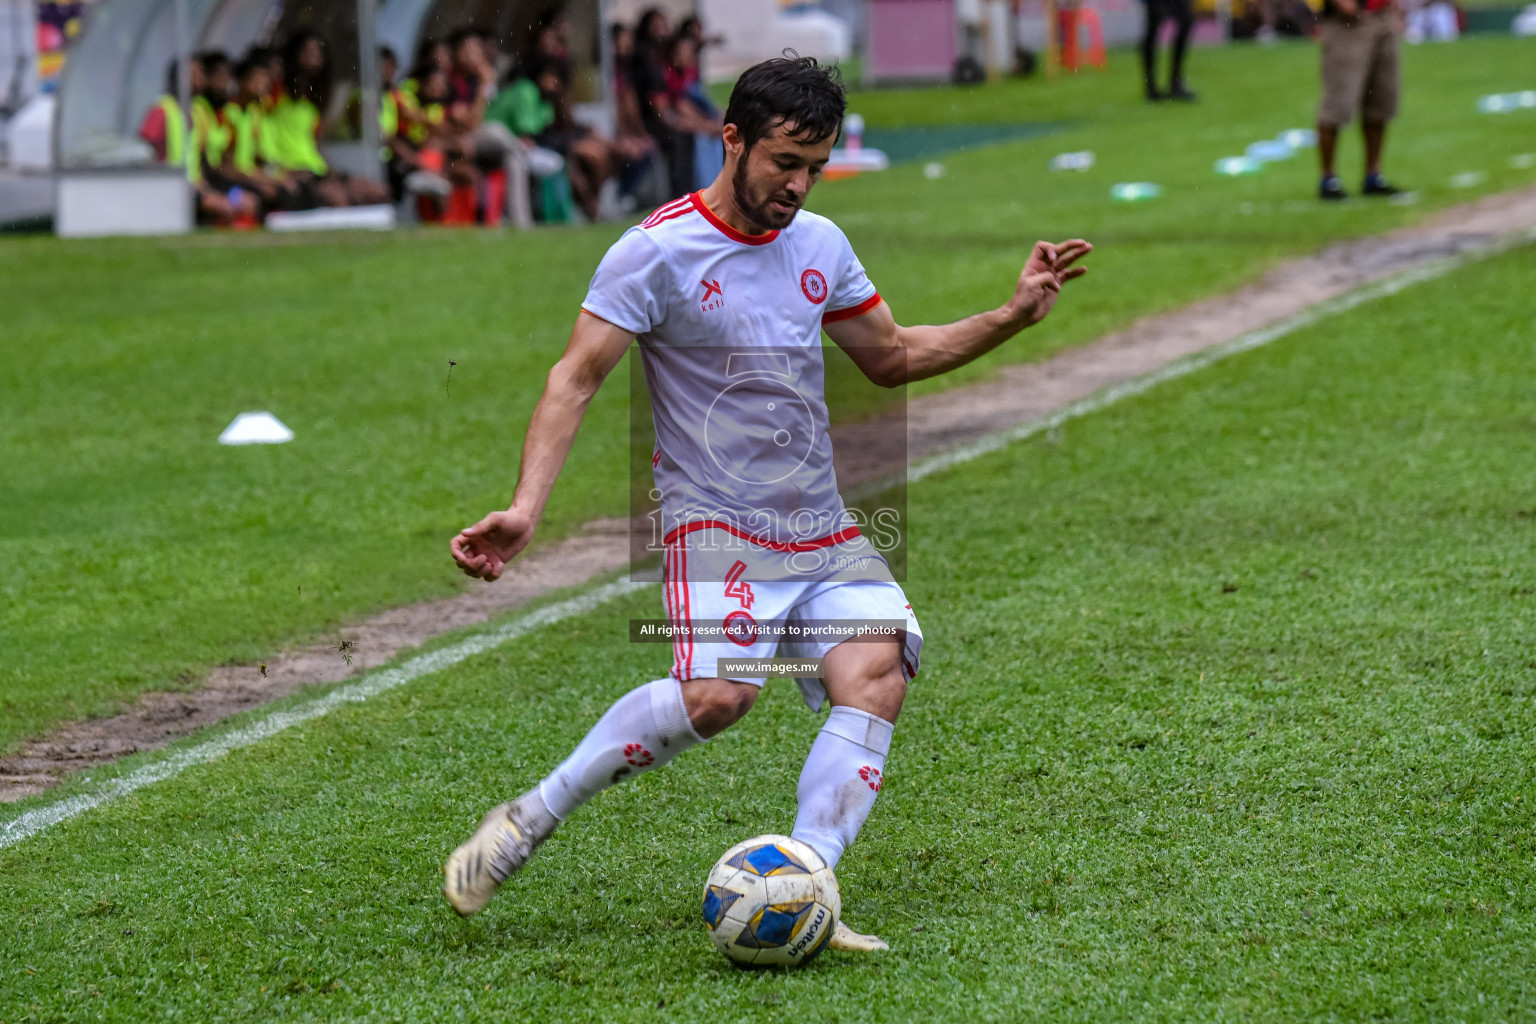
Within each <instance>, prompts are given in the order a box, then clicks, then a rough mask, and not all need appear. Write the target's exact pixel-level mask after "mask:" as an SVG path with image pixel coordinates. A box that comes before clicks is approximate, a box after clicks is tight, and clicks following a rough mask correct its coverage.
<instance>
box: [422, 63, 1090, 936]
mask: <svg viewBox="0 0 1536 1024" xmlns="http://www.w3.org/2000/svg"><path fill="white" fill-rule="evenodd" d="M845 106H846V103H845V99H844V95H843V88H842V84H841V82H840V81H839V79H838V77H837V73H836V71H835V70H832V69H829V68H826V67H822V66H820V65H818V64H817V62H816V61H815V60H812V59H809V58H798V57H786V58H780V59H775V60H769V61H765V62H763V63H761V64H758V65H756V66H754V67H752V68H749V69H748V70H747V71H746V72H745V73H744V74H743V75H742V76H741V78H740V79H739V80H738V81H737V83H736V86H735V88H734V90H733V91H732V93H731V99H730V103H729V106H728V108H727V110H726V114H725V122H726V124H725V132H724V142H725V168H724V170H722V171H721V173H720V175H719V176H718V177H717V178H716V179H715V181H714V182H713V183H712V184H710V185H709V186H708V187H707V188H705V189H703V190H701V191H699V192H695V193H692V194H691V195H687V196H683V197H681V198H679V199H677V200H674V201H673V202H671V203H668V204H666V205H664V206H662V207H661V208H660V209H658V210H656V211H655V212H654V213H652V214H651V215H650V216H649V217H648V218H646V219H645V220H644V221H642V222H641V223H640V224H639V225H637V226H636V227H632V228H630V229H629V230H628V231H626V232H625V233H624V235H623V236H622V237H621V238H620V239H619V240H618V241H617V242H615V243H614V245H613V247H612V248H611V249H609V250H608V254H607V255H606V256H605V257H604V258H603V261H602V263H601V264H600V265H599V266H598V269H597V273H596V274H595V275H594V276H593V278H592V284H591V287H590V290H589V291H588V293H587V297H586V299H585V301H583V303H582V308H581V312H580V313H579V314H578V316H577V318H576V325H575V327H574V329H573V330H572V332H571V338H570V342H569V344H568V346H567V348H566V351H565V354H564V355H563V356H562V357H561V358H560V360H559V362H557V363H556V364H555V366H554V368H553V369H552V370H551V371H550V374H549V379H548V382H547V384H546V386H545V389H544V394H543V396H542V397H541V398H540V400H539V403H538V406H537V407H536V408H535V410H534V414H533V418H532V420H531V422H530V423H529V426H528V433H527V436H526V438H525V439H524V442H523V458H522V465H521V467H520V469H519V472H518V480H517V488H516V492H515V496H514V498H513V500H512V504H511V507H510V508H508V509H507V510H506V511H500V512H493V513H491V514H490V515H488V516H486V517H485V518H484V519H482V520H480V522H478V523H476V524H475V525H473V526H470V527H468V528H466V529H464V530H463V531H461V532H460V533H459V535H458V536H456V537H455V538H454V539H453V542H452V545H451V547H452V553H453V557H454V560H455V561H456V562H457V563H458V565H459V567H460V568H461V569H462V570H463V571H464V572H465V573H466V574H468V575H470V576H475V577H478V578H481V579H485V580H494V579H496V578H497V577H499V576H500V575H501V573H502V571H503V569H504V568H505V566H506V564H507V563H508V562H509V561H511V560H512V559H513V558H515V557H516V556H517V554H518V553H519V552H521V551H522V550H523V549H524V548H525V547H526V546H527V545H528V542H529V540H530V539H531V538H532V536H533V533H534V529H535V528H536V526H537V524H538V521H539V517H540V515H541V513H542V512H543V510H544V505H545V502H546V501H547V500H548V497H549V493H550V491H551V489H552V488H553V487H554V483H555V479H556V477H557V476H558V475H559V472H560V469H561V466H562V465H563V464H564V462H565V459H566V456H567V455H568V453H569V452H570V448H571V443H572V441H573V440H574V438H575V436H576V431H577V428H578V426H579V425H580V423H581V419H582V415H583V413H584V412H585V410H586V407H587V403H588V402H589V401H591V398H592V396H593V394H594V393H596V391H597V389H598V387H599V386H600V385H601V384H602V382H603V380H604V379H605V378H606V377H607V376H608V374H609V373H610V372H611V371H612V370H613V368H614V367H615V366H617V365H618V363H619V361H620V359H621V358H622V357H623V355H624V353H625V351H626V350H627V349H628V348H629V345H630V342H631V340H633V339H638V340H639V344H640V357H641V359H642V361H643V364H644V369H645V373H646V384H647V388H648V391H649V394H650V399H651V406H652V412H653V417H654V420H655V426H656V448H655V452H654V454H653V457H652V467H653V470H654V475H655V483H656V488H657V491H658V492H659V494H660V505H661V509H660V513H661V524H662V541H663V543H662V548H663V584H664V585H663V600H664V603H665V607H666V611H667V618H668V620H669V622H671V623H673V624H682V625H684V626H691V627H693V628H692V629H686V630H683V631H682V632H681V633H680V635H679V636H677V637H676V638H675V639H674V642H673V664H672V667H671V671H670V672H669V673H668V674H667V676H666V677H664V678H662V679H657V680H655V681H653V682H649V683H645V684H643V685H641V686H639V687H637V688H636V689H634V690H631V691H630V692H629V693H627V694H625V695H624V696H623V697H620V698H619V699H618V700H617V701H616V702H615V703H614V704H613V706H612V707H610V708H609V709H608V711H607V712H606V713H605V714H604V715H603V716H602V718H600V719H599V720H598V722H597V723H596V724H595V725H594V726H593V727H592V730H591V731H590V732H589V733H588V734H587V735H586V737H585V738H583V739H582V741H581V742H580V743H579V744H578V745H577V746H576V749H575V750H574V751H573V752H572V753H571V755H570V757H568V758H567V759H566V760H565V761H564V762H563V763H561V764H560V765H558V766H557V767H556V768H555V769H554V770H553V771H552V772H550V774H549V775H547V776H546V777H545V778H544V779H543V780H542V781H541V782H540V783H539V784H538V785H537V786H535V787H534V788H532V789H530V790H529V791H528V792H526V793H524V794H523V795H522V796H521V797H519V798H517V799H516V800H513V801H511V802H509V803H505V804H501V805H500V806H498V807H495V808H493V809H492V810H491V811H490V812H489V813H488V814H486V816H485V819H484V820H483V821H482V822H481V824H480V828H479V829H478V830H477V831H476V832H475V834H474V835H473V836H472V837H471V838H470V839H469V840H468V841H467V842H465V843H464V845H462V846H461V847H459V848H458V850H456V851H455V852H454V853H453V855H452V856H451V857H450V858H449V860H448V863H447V864H446V865H445V869H444V870H445V874H446V882H445V884H444V886H443V892H444V895H446V896H447V898H448V900H449V902H450V903H451V904H452V905H453V907H454V909H455V910H456V911H458V912H459V913H460V914H463V915H469V914H473V913H475V912H476V911H478V910H479V909H480V908H481V907H483V906H484V905H485V904H486V902H487V901H488V900H489V899H490V898H491V897H492V896H493V895H494V894H495V892H496V890H497V887H498V886H500V885H501V884H502V883H503V882H505V881H506V879H507V878H508V877H509V876H510V875H511V874H512V873H513V872H515V871H517V870H518V869H519V868H521V867H522V866H523V864H525V863H526V862H527V860H528V858H529V857H530V856H531V855H532V854H533V851H534V850H535V849H536V848H537V847H538V846H539V844H540V843H542V842H543V841H544V840H545V839H546V838H548V837H549V835H550V833H552V832H553V831H554V830H555V828H556V827H557V826H558V825H559V824H560V823H561V822H563V821H564V820H565V819H566V818H567V817H568V816H569V815H570V814H571V813H572V812H573V811H574V810H575V809H576V808H577V807H579V806H580V805H581V804H583V803H585V802H586V801H587V800H590V799H591V798H592V797H593V796H595V795H596V794H597V793H598V792H600V791H601V790H603V789H606V788H607V787H609V786H611V785H614V784H616V783H618V782H620V781H622V780H623V779H625V778H629V777H632V776H634V775H636V774H639V773H641V772H645V771H653V770H655V769H656V768H659V767H661V766H662V765H663V764H666V763H667V762H668V761H671V760H672V759H673V758H675V757H677V756H678V755H679V754H681V753H682V752H683V751H685V750H687V749H688V748H690V747H693V746H696V745H698V744H700V743H703V742H705V741H706V740H708V739H709V738H710V737H711V736H714V735H716V734H717V733H719V732H721V731H722V730H724V729H726V728H728V727H729V726H731V725H733V724H734V723H736V722H737V721H739V720H740V719H741V718H742V717H743V716H744V715H745V714H746V713H747V712H748V711H749V710H751V708H752V705H753V703H754V702H755V701H756V700H757V695H758V692H759V689H760V687H761V686H762V685H763V683H764V678H762V677H752V676H748V675H743V674H742V673H741V672H739V671H738V672H733V673H722V672H720V671H719V669H718V664H717V663H718V662H719V661H720V660H721V659H722V658H760V657H766V656H768V655H771V654H772V653H773V652H774V648H775V647H776V646H777V644H778V640H779V637H780V635H781V633H780V630H781V629H782V628H783V627H784V626H785V625H786V624H804V625H806V626H809V627H812V628H813V629H815V628H823V629H824V628H825V626H826V624H829V623H832V624H847V623H849V622H855V623H858V622H868V623H872V624H881V625H882V626H883V627H884V628H885V632H884V633H883V634H876V635H871V636H862V637H859V638H858V639H857V640H840V641H839V640H835V639H826V638H819V639H815V640H809V641H797V642H794V643H788V642H787V641H786V646H788V647H789V648H790V649H791V650H792V651H793V652H794V653H795V654H797V655H799V656H801V657H819V658H821V666H822V673H821V676H820V677H819V678H815V679H810V678H801V679H800V680H799V683H800V686H801V690H802V692H803V693H804V695H805V697H806V700H807V703H808V704H810V705H811V707H812V709H813V710H819V708H820V707H821V705H822V704H823V702H824V701H827V700H830V702H831V705H832V707H831V711H830V712H829V714H828V716H827V720H826V722H825V724H824V725H823V726H822V729H821V731H820V733H819V734H818V735H817V737H816V740H815V742H814V743H813V744H812V747H811V751H810V754H809V756H808V757H807V758H806V762H805V768H804V770H803V771H802V773H801V776H800V783H799V788H798V798H799V811H798V815H797V817H796V819H795V826H794V829H793V831H792V833H791V834H792V835H793V836H794V837H795V838H796V839H799V840H802V841H804V842H806V843H808V844H810V846H811V847H812V848H813V849H815V850H816V852H817V853H819V854H821V856H822V857H823V858H824V859H825V860H826V862H827V864H828V865H829V866H832V867H834V868H835V867H836V865H837V862H838V859H839V858H840V857H841V856H842V854H843V851H844V850H846V849H847V847H848V846H849V844H850V843H852V842H853V840H854V837H855V836H857V835H858V832H859V829H860V828H861V827H862V826H863V824H864V820H865V818H867V817H868V815H869V812H870V810H871V808H872V807H873V806H874V802H875V797H876V796H877V795H878V793H879V792H880V789H881V787H882V785H883V782H884V778H885V761H886V756H887V754H888V753H889V750H890V744H891V734H892V729H893V728H894V725H895V722H896V717H897V715H898V713H899V712H900V711H901V706H902V702H903V700H904V699H905V697H906V693H907V686H908V683H909V682H910V681H911V680H912V678H913V677H915V676H916V675H917V672H918V667H919V656H920V654H921V650H922V642H923V638H922V631H921V629H920V628H919V627H918V623H917V619H916V617H915V615H914V614H913V612H912V608H911V605H910V604H909V603H908V602H907V600H906V597H905V595H904V594H903V593H902V590H901V587H900V586H899V585H898V584H897V583H896V582H895V580H894V579H893V578H892V577H891V574H890V571H889V568H888V567H887V565H886V562H885V560H884V558H883V557H881V556H880V554H879V552H878V551H877V550H875V549H874V548H873V547H872V545H871V544H870V542H869V540H868V539H867V538H866V537H865V535H864V534H863V533H862V532H861V530H860V529H859V526H858V524H857V523H856V522H855V521H854V519H853V517H852V516H850V514H849V512H848V510H846V509H845V508H844V506H843V502H842V498H841V497H840V495H839V493H838V489H837V480H836V477H835V475H834V474H833V471H832V446H831V442H830V440H829V439H828V435H827V425H828V416H827V409H826V402H825V394H824V383H823V377H822V370H823V365H822V361H821V360H822V355H821V334H822V332H823V331H825V332H826V333H827V335H829V336H830V337H831V338H832V340H833V341H834V342H835V343H836V344H837V345H838V346H839V347H841V348H842V349H843V350H844V351H845V352H847V354H848V355H849V357H850V358H851V359H852V360H853V362H854V363H855V364H856V365H857V366H858V368H859V369H860V370H861V371H863V373H864V374H865V375H866V376H867V377H869V379H870V380H872V381H874V382H875V383H876V384H879V385H882V386H886V387H895V386H899V385H901V384H905V383H907V382H908V381H912V380H919V379H921V378H924V377H931V376H934V375H936V374H940V373H944V372H946V371H948V370H952V369H954V368H955V367H957V366H961V365H963V364H965V363H968V362H970V361H971V360H973V359H975V358H976V357H978V356H980V355H982V354H983V353H985V352H988V351H990V350H991V349H993V348H995V347H996V346H998V345H999V344H1001V343H1002V342H1004V341H1006V340H1007V339H1009V338H1011V337H1013V336H1014V335H1015V334H1017V333H1018V332H1019V331H1021V330H1023V329H1024V328H1026V327H1029V326H1031V325H1033V324H1035V323H1038V322H1039V321H1040V320H1041V319H1042V318H1043V317H1045V315H1046V314H1047V313H1049V312H1050V310H1051V308H1052V306H1053V305H1054V304H1055V302H1056V299H1057V297H1058V296H1059V295H1060V292H1061V288H1062V285H1063V284H1065V283H1066V282H1067V281H1069V280H1072V279H1073V278H1075V277H1078V276H1079V275H1081V274H1083V273H1085V269H1084V268H1082V267H1076V266H1073V264H1074V263H1075V262H1076V261H1077V260H1078V259H1079V258H1081V257H1082V256H1084V255H1085V254H1087V253H1088V252H1089V251H1091V249H1092V246H1090V245H1089V244H1088V243H1087V242H1084V241H1083V240H1081V239H1072V240H1070V241H1067V242H1062V243H1059V244H1051V243H1047V242H1037V243H1036V244H1035V246H1034V249H1033V251H1032V252H1031V253H1030V256H1029V259H1028V261H1027V262H1026V263H1025V265H1024V268H1023V271H1022V272H1021V274H1020V275H1019V279H1018V283H1017V285H1016V286H1015V288H1014V291H1013V294H1012V296H1011V297H1010V298H1009V299H1008V300H1007V301H1006V302H1005V303H1003V305H1001V306H999V307H998V308H997V309H994V310H989V311H987V312H984V313H978V314H976V315H975V316H971V317H968V318H966V319H964V320H960V321H957V322H955V323H952V324H947V325H944V326H924V327H901V326H898V325H897V323H896V321H895V319H894V318H893V316H892V313H891V310H890V307H889V306H888V305H886V303H885V302H884V300H883V299H882V298H881V297H880V295H879V294H878V293H877V292H876V290H875V286H874V285H873V284H872V283H871V282H870V280H869V277H868V276H867V275H866V274H865V272H864V268H863V267H862V266H861V265H860V264H859V261H858V258H857V257H856V256H855V255H854V253H853V249H852V247H851V246H850V245H849V244H848V240H847V238H845V237H844V236H843V233H842V232H841V231H840V230H839V229H838V228H837V226H836V225H834V224H833V223H832V222H831V221H829V220H827V219H826V218H825V217H820V216H818V215H816V214H813V213H807V212H805V211H803V210H802V206H803V205H804V203H805V199H806V194H807V193H808V192H809V191H810V189H811V186H812V185H814V184H815V183H816V180H817V178H818V177H819V176H820V173H821V170H822V167H823V166H824V165H825V164H826V162H827V159H828V157H829V155H830V153H831V150H832V145H833V143H834V141H835V140H836V138H837V134H838V131H839V129H840V127H841V124H842V119H843V114H844V111H845ZM705 627H713V631H712V632H711V631H710V630H708V629H706V628H705ZM695 630H697V634H696V633H695V632H694V631H695ZM802 632H803V630H802ZM830 945H831V947H832V948H834V949H837V948H842V949H859V950H869V949H883V948H885V944H884V943H883V942H881V941H880V940H879V939H877V938H875V937H874V936H862V935H859V934H857V933H856V932H853V931H852V930H851V929H849V928H848V927H847V926H846V925H844V924H843V923H841V922H839V924H838V927H837V930H836V932H835V934H834V936H833V938H832V940H831V942H830Z"/></svg>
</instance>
